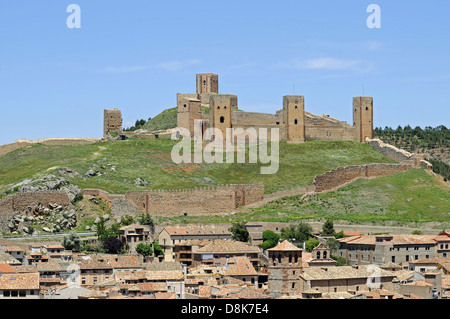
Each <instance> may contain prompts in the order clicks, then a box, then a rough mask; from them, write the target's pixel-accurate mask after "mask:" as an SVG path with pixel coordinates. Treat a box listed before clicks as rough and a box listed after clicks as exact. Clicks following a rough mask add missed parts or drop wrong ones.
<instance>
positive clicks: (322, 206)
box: [249, 169, 450, 222]
mask: <svg viewBox="0 0 450 319" xmlns="http://www.w3.org/2000/svg"><path fill="white" fill-rule="evenodd" d="M300 198H301V195H299V196H293V197H286V198H282V199H280V200H277V201H273V202H271V203H269V204H268V205H266V206H265V207H262V208H258V209H254V210H253V211H252V213H251V214H249V217H254V219H257V220H260V221H280V220H296V219H309V218H328V217H332V218H334V219H338V220H348V221H354V222H380V221H400V222H419V215H420V222H448V221H450V189H449V188H448V186H446V185H444V184H442V183H441V182H440V181H438V180H437V179H436V178H435V177H434V176H431V175H430V174H428V173H427V172H426V171H425V170H423V169H412V170H410V171H407V172H404V173H400V174H395V175H392V176H386V177H379V178H375V179H370V180H358V181H356V182H354V183H352V184H351V185H349V186H347V187H345V188H341V189H339V190H337V191H334V192H330V193H325V194H319V195H315V196H313V197H311V198H309V199H308V200H306V201H303V202H302V201H300Z"/></svg>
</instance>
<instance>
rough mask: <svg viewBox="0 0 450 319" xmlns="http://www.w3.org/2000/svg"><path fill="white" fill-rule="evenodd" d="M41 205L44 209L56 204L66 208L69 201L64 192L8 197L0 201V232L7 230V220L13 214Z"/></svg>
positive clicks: (20, 194) (21, 194) (19, 194)
mask: <svg viewBox="0 0 450 319" xmlns="http://www.w3.org/2000/svg"><path fill="white" fill-rule="evenodd" d="M39 203H40V204H42V205H44V206H46V207H48V206H49V204H58V205H61V206H63V207H64V208H67V207H68V206H69V205H70V199H69V196H68V195H67V193H66V192H64V191H41V192H36V193H17V194H13V195H8V196H6V197H4V198H2V199H0V229H1V232H6V231H7V230H8V228H7V225H8V220H9V219H10V218H11V217H12V216H13V215H14V213H15V212H19V211H23V210H25V209H26V208H27V207H28V206H33V205H37V204H39Z"/></svg>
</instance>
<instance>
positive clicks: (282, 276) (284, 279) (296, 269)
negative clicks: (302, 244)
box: [267, 240, 303, 297]
mask: <svg viewBox="0 0 450 319" xmlns="http://www.w3.org/2000/svg"><path fill="white" fill-rule="evenodd" d="M267 251H268V253H269V267H268V268H269V278H268V284H269V291H270V294H271V296H273V297H279V296H281V295H291V294H297V293H300V292H301V291H302V289H303V287H301V284H300V275H301V273H302V270H303V266H302V253H303V249H300V248H298V247H297V246H294V245H293V244H291V243H290V242H288V241H287V240H285V241H283V242H281V243H279V244H278V245H277V246H276V247H273V248H270V249H268V250H267Z"/></svg>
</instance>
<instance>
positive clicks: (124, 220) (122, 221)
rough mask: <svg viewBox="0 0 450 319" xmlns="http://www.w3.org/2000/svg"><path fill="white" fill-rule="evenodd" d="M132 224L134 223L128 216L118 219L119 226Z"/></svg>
mask: <svg viewBox="0 0 450 319" xmlns="http://www.w3.org/2000/svg"><path fill="white" fill-rule="evenodd" d="M133 223H134V219H133V217H132V216H130V215H125V216H122V218H121V219H120V225H122V226H128V225H131V224H133Z"/></svg>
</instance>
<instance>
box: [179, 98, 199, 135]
mask: <svg viewBox="0 0 450 319" xmlns="http://www.w3.org/2000/svg"><path fill="white" fill-rule="evenodd" d="M201 119H202V106H201V104H200V101H199V100H197V99H194V98H189V97H181V98H178V99H177V127H183V128H186V129H188V130H189V132H190V133H191V137H193V136H194V121H195V120H201Z"/></svg>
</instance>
